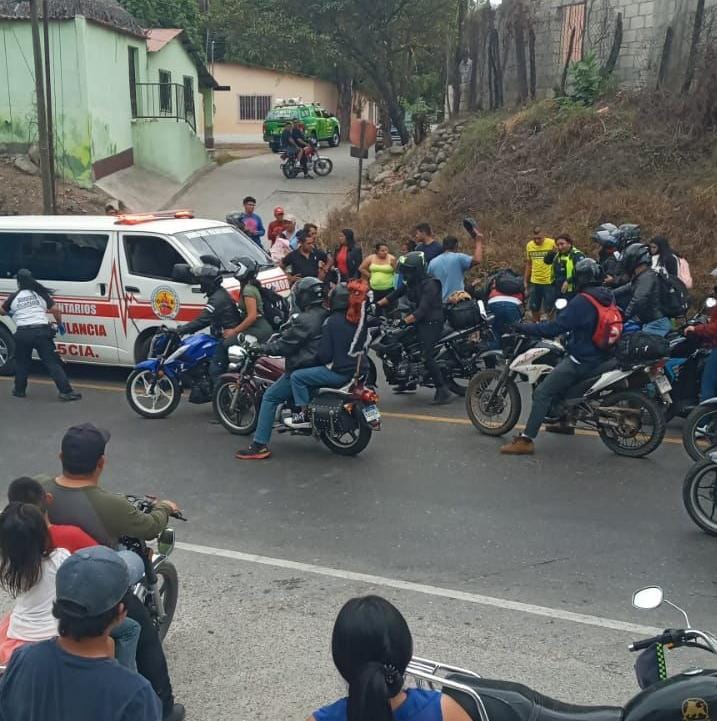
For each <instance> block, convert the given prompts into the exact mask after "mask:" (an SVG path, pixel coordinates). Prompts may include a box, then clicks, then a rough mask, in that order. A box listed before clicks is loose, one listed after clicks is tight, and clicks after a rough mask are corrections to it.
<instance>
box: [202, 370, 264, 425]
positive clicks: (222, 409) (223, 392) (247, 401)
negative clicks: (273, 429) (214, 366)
mask: <svg viewBox="0 0 717 721" xmlns="http://www.w3.org/2000/svg"><path fill="white" fill-rule="evenodd" d="M212 404H213V407H214V415H216V417H217V418H218V419H219V422H220V423H221V424H222V425H223V426H224V428H226V429H227V430H228V431H229V433H234V434H235V435H239V436H248V435H249V434H250V433H253V432H254V430H255V429H256V422H257V419H258V417H259V413H258V411H257V407H256V398H255V397H254V394H253V393H247V392H243V391H242V389H241V388H240V386H238V385H237V384H236V382H234V381H225V382H224V383H221V384H220V385H219V386H217V389H216V391H215V392H214V398H213V399H212Z"/></svg>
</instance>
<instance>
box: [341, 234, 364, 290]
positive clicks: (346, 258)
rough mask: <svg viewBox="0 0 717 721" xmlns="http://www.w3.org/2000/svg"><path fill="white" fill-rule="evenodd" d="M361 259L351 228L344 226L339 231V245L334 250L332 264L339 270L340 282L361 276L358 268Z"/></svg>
mask: <svg viewBox="0 0 717 721" xmlns="http://www.w3.org/2000/svg"><path fill="white" fill-rule="evenodd" d="M362 260H363V252H362V251H361V246H360V245H359V244H358V243H357V242H356V237H355V235H354V232H353V230H351V228H344V229H343V230H342V231H341V236H340V239H339V246H338V248H336V250H335V251H334V265H335V266H336V268H337V269H338V271H339V275H340V278H341V282H342V283H348V281H350V280H353V279H354V278H360V277H361V273H360V272H359V268H360V266H361V262H362Z"/></svg>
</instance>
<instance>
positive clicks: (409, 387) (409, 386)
mask: <svg viewBox="0 0 717 721" xmlns="http://www.w3.org/2000/svg"><path fill="white" fill-rule="evenodd" d="M417 387H418V386H417V385H416V384H415V383H399V384H398V385H397V386H394V387H393V388H392V390H393V392H394V393H415V392H416V388H417Z"/></svg>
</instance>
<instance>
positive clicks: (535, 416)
mask: <svg viewBox="0 0 717 721" xmlns="http://www.w3.org/2000/svg"><path fill="white" fill-rule="evenodd" d="M602 281H603V272H602V269H601V268H600V266H599V265H598V264H597V262H596V261H594V260H593V259H592V258H585V259H584V260H581V261H580V262H579V263H577V264H576V266H575V286H576V288H577V291H578V294H577V295H576V296H575V297H574V298H572V299H571V300H570V301H569V302H568V305H567V307H566V308H565V310H564V311H563V312H562V313H560V315H559V316H558V317H557V318H556V319H555V320H548V321H543V322H542V323H519V324H517V325H516V326H515V328H516V330H517V331H518V332H519V333H524V334H526V335H536V336H540V337H543V338H555V337H556V336H559V335H565V334H567V335H568V342H567V355H566V356H565V358H564V359H563V360H561V361H560V363H558V365H557V366H555V368H554V369H553V370H552V371H551V372H550V374H549V375H548V376H547V377H546V378H545V380H544V381H543V382H542V383H541V384H540V385H539V386H538V388H537V389H536V391H535V394H534V395H533V407H532V409H531V411H530V416H529V417H528V422H527V423H526V425H525V430H524V431H523V433H521V434H520V435H518V436H516V437H515V438H514V439H513V440H512V441H511V442H510V443H508V444H507V445H505V446H503V447H502V448H501V449H500V452H501V453H503V454H505V455H532V454H533V453H534V452H535V445H534V443H533V442H534V440H535V438H536V437H537V435H538V432H539V431H540V426H541V425H542V423H543V420H544V419H545V417H546V416H547V415H548V412H549V411H550V408H551V406H552V405H553V404H554V403H555V402H556V401H558V400H560V399H562V398H564V397H565V394H566V393H567V392H568V391H569V390H570V388H572V387H573V386H575V385H576V384H578V383H580V381H583V380H585V379H586V378H589V377H590V376H591V375H594V372H595V369H596V368H597V367H598V366H599V365H600V364H601V363H604V362H605V360H607V358H608V352H607V351H604V350H601V349H600V348H598V347H597V346H596V345H595V343H594V341H593V334H594V333H595V329H596V327H597V324H598V321H599V315H598V309H597V307H596V306H597V305H598V304H599V305H600V306H604V307H608V306H611V305H613V304H614V302H615V299H614V296H613V293H612V291H611V290H609V289H608V288H605V287H604V286H603V285H602ZM586 295H587V296H589V297H590V298H586V297H585V296H586ZM546 430H548V431H550V432H553V433H563V434H566V435H572V434H573V433H575V429H574V428H573V427H572V426H567V425H563V424H556V425H554V426H548V427H547V429H546Z"/></svg>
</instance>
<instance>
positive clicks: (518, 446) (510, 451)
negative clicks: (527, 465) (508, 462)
mask: <svg viewBox="0 0 717 721" xmlns="http://www.w3.org/2000/svg"><path fill="white" fill-rule="evenodd" d="M500 452H501V453H502V454H503V455H504V456H532V455H533V453H535V444H534V443H533V441H531V440H530V438H526V437H525V436H515V438H513V440H512V441H511V442H510V443H508V444H507V445H505V446H503V447H502V448H501V449H500Z"/></svg>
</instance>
